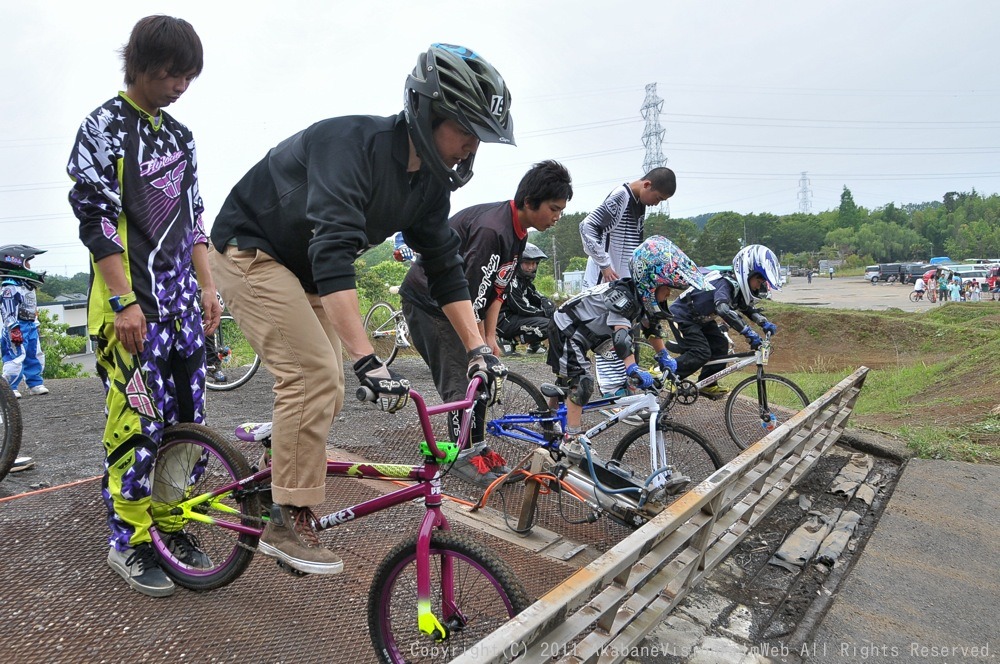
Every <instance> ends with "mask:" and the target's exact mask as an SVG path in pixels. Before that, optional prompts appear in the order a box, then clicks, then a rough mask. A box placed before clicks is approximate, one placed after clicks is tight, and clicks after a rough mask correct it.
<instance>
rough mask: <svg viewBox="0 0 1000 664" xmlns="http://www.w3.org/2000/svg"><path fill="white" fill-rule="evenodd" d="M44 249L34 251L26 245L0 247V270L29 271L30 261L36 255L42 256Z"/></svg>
mask: <svg viewBox="0 0 1000 664" xmlns="http://www.w3.org/2000/svg"><path fill="white" fill-rule="evenodd" d="M44 253H45V249H35V248H34V247H29V246H28V245H26V244H7V245H4V246H2V247H0V268H6V269H8V270H10V269H15V268H24V269H25V270H27V269H30V267H31V266H30V265H29V263H30V262H31V259H32V258H34V257H35V256H37V255H38V254H44Z"/></svg>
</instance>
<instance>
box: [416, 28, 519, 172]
mask: <svg viewBox="0 0 1000 664" xmlns="http://www.w3.org/2000/svg"><path fill="white" fill-rule="evenodd" d="M403 110H404V111H405V113H406V125H407V127H408V128H409V130H410V138H411V139H413V145H414V147H416V149H417V155H419V156H420V160H421V162H422V163H423V164H425V165H426V166H427V168H428V170H429V171H430V172H431V174H433V175H434V176H435V177H436V178H438V179H440V180H441V181H442V182H444V183H445V185H446V186H448V188H449V189H451V190H452V191H454V190H455V189H458V188H459V187H461V186H463V185H464V184H465V183H467V182H468V181H469V180H470V179H472V162H473V161H474V160H475V158H476V155H475V153H473V154H471V155H469V157H468V158H467V159H465V160H463V161H462V162H461V163H459V164H458V166H457V167H456V168H455V169H451V168H448V165H447V164H445V162H444V160H443V159H441V156H440V155H439V154H438V151H437V147H436V146H435V144H434V125H433V122H434V119H435V118H442V119H446V120H454V121H455V122H457V123H458V124H460V125H462V127H464V128H465V129H466V131H469V132H471V133H472V134H474V135H475V136H476V137H477V138H478V139H479V140H480V141H482V142H483V143H507V144H510V145H514V121H513V120H512V119H511V116H510V90H508V89H507V85H506V84H505V83H504V80H503V77H502V76H500V74H499V72H497V70H496V69H494V68H493V65H491V64H490V63H488V62H486V60H484V59H483V58H482V57H480V56H479V55H478V54H477V53H475V52H474V51H472V50H470V49H467V48H465V47H463V46H454V45H451V44H432V45H431V47H430V48H429V49H427V52H426V53H421V54H420V57H419V58H418V59H417V66H416V67H414V68H413V73H411V74H410V75H409V76H408V77H407V79H406V88H405V91H404V95H403Z"/></svg>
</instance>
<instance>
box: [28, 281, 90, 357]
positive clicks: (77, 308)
mask: <svg viewBox="0 0 1000 664" xmlns="http://www.w3.org/2000/svg"><path fill="white" fill-rule="evenodd" d="M38 308H39V309H45V310H47V311H48V312H49V313H50V314H52V317H53V318H54V319H55V320H56V322H59V323H64V324H66V325H69V329H68V330H66V333H67V334H72V335H74V336H77V337H83V338H84V339H86V340H87V346H86V352H87V353H93V352H94V348H93V342H92V341H91V340H90V336H89V335H88V334H87V295H86V293H65V294H63V295H59V296H57V297H56V298H55V299H54V300H53V301H52V302H49V303H47V304H39V305H38Z"/></svg>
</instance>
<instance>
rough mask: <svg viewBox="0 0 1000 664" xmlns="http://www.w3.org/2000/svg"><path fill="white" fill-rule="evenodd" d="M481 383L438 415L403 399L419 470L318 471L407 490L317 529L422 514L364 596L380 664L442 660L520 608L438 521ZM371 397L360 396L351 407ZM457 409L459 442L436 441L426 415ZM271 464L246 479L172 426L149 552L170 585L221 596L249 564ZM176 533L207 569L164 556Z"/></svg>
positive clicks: (341, 466) (518, 589)
mask: <svg viewBox="0 0 1000 664" xmlns="http://www.w3.org/2000/svg"><path fill="white" fill-rule="evenodd" d="M483 384H484V382H483V378H482V377H481V376H479V375H477V376H475V377H473V379H472V380H471V382H470V385H469V391H468V392H467V394H466V398H465V400H463V401H456V402H452V403H446V404H441V405H438V406H427V404H426V403H425V402H424V399H423V398H422V397H421V396H420V394H418V393H417V392H415V391H411V392H410V398H411V399H412V400H413V402H414V404H415V405H416V408H417V413H418V415H419V418H420V426H421V429H422V432H423V436H424V439H425V440H424V442H423V443H422V444H421V451H422V453H423V463H422V464H421V465H399V464H382V463H379V464H367V463H351V462H341V461H329V460H328V461H327V467H326V473H327V476H328V477H331V476H333V477H350V478H353V479H374V480H388V481H394V482H399V481H403V482H412V484H408V485H406V486H404V487H403V488H400V489H398V490H395V491H392V492H390V493H386V494H384V495H381V496H377V497H375V498H372V499H370V500H367V501H365V502H362V503H360V504H357V505H354V506H352V507H348V508H345V509H340V510H338V511H336V512H334V513H332V514H328V515H326V516H323V517H320V518H319V529H320V530H325V529H327V528H332V527H335V526H338V525H340V524H343V523H349V522H352V521H356V520H357V519H360V518H362V517H365V516H367V515H369V514H373V513H375V512H380V511H382V510H384V509H387V508H390V507H393V506H395V505H400V504H403V503H409V502H411V501H414V500H421V499H422V501H423V503H424V506H425V507H426V512H425V513H424V515H423V517H422V519H421V521H420V524H419V527H418V529H417V531H416V532H415V533H414V534H413V535H411V536H409V537H408V538H406V539H405V540H404V541H402V542H400V543H399V544H397V545H396V546H395V547H393V548H392V550H390V551H389V553H388V554H387V555H386V556H385V558H384V559H383V560H382V561H381V563H379V565H378V566H377V567H376V569H375V572H374V575H373V578H372V583H371V586H370V589H369V594H368V628H369V633H370V636H371V641H372V645H373V646H374V647H375V650H376V652H377V653H378V656H379V658H380V659H381V660H382V661H384V662H401V661H408V659H409V658H410V657H411V654H412V653H413V652H430V653H441V655H440V658H441V659H450V658H451V657H452V656H454V655H456V654H457V653H461V652H464V651H465V650H466V649H468V648H469V647H471V646H472V645H474V644H476V643H477V642H478V641H480V640H481V639H482V638H484V637H485V636H486V635H487V634H489V633H491V632H492V631H494V630H495V629H496V628H498V627H500V626H501V625H502V624H503V623H505V622H506V621H507V620H509V619H510V618H511V617H513V616H515V615H516V614H517V613H519V612H520V611H522V610H524V609H525V608H526V607H527V606H528V604H529V600H528V595H527V593H526V592H525V590H524V588H523V586H522V585H521V583H520V582H519V581H518V580H517V578H516V576H515V574H514V572H513V571H512V570H511V569H510V567H509V566H508V565H507V564H506V563H504V562H503V561H502V560H501V559H500V558H499V557H498V556H497V555H496V554H495V553H494V552H493V551H491V550H490V549H489V548H488V547H487V546H485V545H484V544H482V543H480V542H478V541H477V540H475V539H472V538H470V537H467V536H465V535H463V534H460V533H455V532H452V531H451V529H450V526H449V524H448V520H447V519H446V518H445V515H444V514H443V513H442V510H441V501H442V494H441V477H442V476H443V475H444V474H445V473H446V472H447V471H448V469H449V468H450V466H451V464H452V463H453V462H454V461H455V459H456V457H457V455H458V452H459V451H460V450H461V449H462V447H464V446H465V445H466V444H467V443H468V440H469V435H470V428H471V427H470V420H471V413H472V408H473V405H474V404H475V402H476V400H477V398H482V395H481V387H482V385H483ZM369 396H370V395H366V394H364V393H363V389H362V390H359V394H358V398H359V399H365V398H368V397H369ZM455 410H460V411H462V412H463V417H462V426H461V433H460V435H459V441H458V442H457V443H451V442H437V441H435V440H434V434H433V431H432V429H431V422H430V416H432V415H436V414H440V413H447V412H449V411H455ZM237 435H238V436H239V437H240V438H242V439H244V440H260V442H261V443H263V444H264V447H265V448H266V447H268V446H269V445H270V435H269V427H267V426H266V425H244V426H242V427H240V428H239V429H237ZM268 458H269V454H268V453H265V454H264V456H263V459H264V463H262V464H261V465H263V467H262V468H259V469H258V468H256V467H255V468H251V467H250V465H249V464H248V463H247V460H246V458H245V457H244V456H243V454H242V453H241V452H240V451H239V450H238V449H236V448H235V447H234V446H233V444H231V443H230V442H228V441H227V440H226V439H224V438H223V437H221V436H219V435H218V434H217V433H215V432H213V431H212V430H211V429H209V428H207V427H204V426H200V425H196V424H181V425H176V426H173V427H171V428H169V429H167V431H166V432H165V433H164V436H163V441H162V443H161V446H160V449H159V451H158V453H157V461H156V472H155V477H154V481H153V506H152V508H151V510H152V515H153V521H154V523H155V524H156V527H155V529H154V531H153V544H154V546H155V547H156V550H157V552H158V554H159V556H160V560H161V563H162V565H163V569H164V570H165V571H166V573H167V574H168V575H170V577H171V578H173V579H174V581H175V582H176V583H178V584H179V585H182V586H184V587H186V588H190V589H192V590H211V589H213V588H219V587H221V586H224V585H226V584H228V583H231V582H232V581H234V580H235V579H236V578H237V577H239V576H240V574H242V573H243V571H244V570H245V569H246V567H247V565H249V564H250V561H251V559H252V558H253V555H254V553H255V552H256V547H257V541H258V539H259V538H260V535H261V533H262V532H263V529H264V525H265V523H266V522H267V519H268V514H269V507H270V502H271V499H270V496H271V492H270V487H271V483H270V482H271V468H270V466H269V465H268V463H267V461H266V460H267V459H268ZM181 529H183V530H184V532H185V533H187V534H188V535H189V536H193V537H194V538H195V539H196V541H197V542H198V546H199V548H200V549H201V550H202V551H203V552H204V553H205V554H206V555H207V556H208V559H209V561H210V562H209V563H208V564H207V565H206V566H205V567H193V566H190V565H188V564H186V563H185V562H183V561H182V560H180V559H179V558H178V557H176V556H175V555H173V554H172V553H171V551H170V549H169V548H168V547H167V545H166V543H165V541H164V534H167V533H174V532H177V531H179V530H181ZM202 562H203V563H204V561H202ZM279 567H282V564H281V563H279ZM283 569H284V571H286V572H290V573H293V574H301V572H298V570H292V569H290V568H287V567H283ZM428 646H437V647H428ZM431 659H432V660H433V659H434V657H431Z"/></svg>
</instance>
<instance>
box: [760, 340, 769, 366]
mask: <svg viewBox="0 0 1000 664" xmlns="http://www.w3.org/2000/svg"><path fill="white" fill-rule="evenodd" d="M770 356H771V344H770V343H764V344H761V346H760V363H761V364H767V358H769V357H770Z"/></svg>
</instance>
